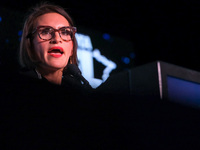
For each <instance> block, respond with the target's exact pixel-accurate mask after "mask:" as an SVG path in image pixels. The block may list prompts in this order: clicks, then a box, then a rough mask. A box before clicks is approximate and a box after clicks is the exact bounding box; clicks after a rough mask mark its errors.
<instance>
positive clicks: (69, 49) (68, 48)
mask: <svg viewBox="0 0 200 150" xmlns="http://www.w3.org/2000/svg"><path fill="white" fill-rule="evenodd" d="M65 51H66V53H67V55H69V57H70V56H72V55H73V42H69V43H66V45H65Z"/></svg>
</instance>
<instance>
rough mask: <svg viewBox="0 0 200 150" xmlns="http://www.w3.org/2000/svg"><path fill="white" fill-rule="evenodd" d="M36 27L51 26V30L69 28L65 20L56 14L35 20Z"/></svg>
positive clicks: (48, 14) (42, 16)
mask: <svg viewBox="0 0 200 150" xmlns="http://www.w3.org/2000/svg"><path fill="white" fill-rule="evenodd" d="M36 26H51V27H53V28H60V27H63V26H69V22H68V21H67V19H66V18H65V17H64V16H62V15H60V14H58V13H47V14H44V15H41V16H39V17H38V18H37V21H36Z"/></svg>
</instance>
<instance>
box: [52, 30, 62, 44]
mask: <svg viewBox="0 0 200 150" xmlns="http://www.w3.org/2000/svg"><path fill="white" fill-rule="evenodd" d="M50 42H51V43H62V39H61V37H60V35H59V33H58V32H54V35H53V38H52V39H51V41H50Z"/></svg>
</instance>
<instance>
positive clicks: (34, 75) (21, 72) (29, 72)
mask: <svg viewBox="0 0 200 150" xmlns="http://www.w3.org/2000/svg"><path fill="white" fill-rule="evenodd" d="M19 75H22V76H25V77H30V78H33V79H38V75H37V72H36V71H35V70H34V69H28V68H22V69H20V70H19Z"/></svg>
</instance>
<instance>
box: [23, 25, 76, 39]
mask: <svg viewBox="0 0 200 150" xmlns="http://www.w3.org/2000/svg"><path fill="white" fill-rule="evenodd" d="M40 28H51V29H52V30H53V32H52V33H53V35H52V36H51V38H50V39H43V38H41V36H40V33H39V30H40ZM64 28H68V29H70V31H71V32H72V35H70V36H71V39H70V40H65V39H63V38H62V36H61V35H60V31H61V30H62V29H64ZM35 32H37V33H38V34H37V35H38V36H39V38H40V39H42V40H44V41H49V40H51V39H52V38H54V36H55V32H58V33H59V36H60V38H61V39H62V40H63V41H71V40H73V38H74V36H75V33H76V32H77V28H76V27H72V26H64V27H61V28H59V29H54V28H53V27H51V26H38V27H36V28H35V30H34V31H33V32H32V33H29V34H28V35H27V36H26V37H27V38H30V37H31V36H32V35H33V34H35Z"/></svg>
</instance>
